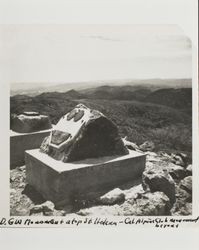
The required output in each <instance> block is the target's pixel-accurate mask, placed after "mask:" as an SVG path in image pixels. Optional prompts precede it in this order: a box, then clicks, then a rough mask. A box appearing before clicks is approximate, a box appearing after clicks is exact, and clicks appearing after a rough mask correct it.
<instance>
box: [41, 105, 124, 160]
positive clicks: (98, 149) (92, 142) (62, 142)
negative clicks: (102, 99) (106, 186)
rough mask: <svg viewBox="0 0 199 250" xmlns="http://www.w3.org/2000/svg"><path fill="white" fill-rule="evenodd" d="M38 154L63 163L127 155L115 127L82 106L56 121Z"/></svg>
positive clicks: (99, 113) (95, 112) (110, 122)
mask: <svg viewBox="0 0 199 250" xmlns="http://www.w3.org/2000/svg"><path fill="white" fill-rule="evenodd" d="M41 151H42V152H44V153H47V154H48V155H50V156H51V157H52V158H54V159H56V160H61V161H63V162H73V161H78V160H83V159H87V158H98V157H101V156H112V155H124V154H128V150H127V148H126V147H125V146H124V143H123V141H122V139H121V137H120V136H119V133H118V129H117V127H116V125H115V124H114V123H113V122H112V121H110V120H109V119H108V118H107V117H106V116H104V115H103V114H102V113H101V112H99V111H96V110H91V109H89V108H87V107H86V106H84V105H82V104H79V105H77V106H76V107H75V108H74V109H73V110H72V111H71V112H69V113H67V114H66V115H64V116H63V117H62V118H61V119H60V120H59V122H58V123H57V125H56V126H55V127H54V129H53V130H52V132H51V134H50V137H49V138H46V139H45V140H44V141H43V143H42V145H41Z"/></svg>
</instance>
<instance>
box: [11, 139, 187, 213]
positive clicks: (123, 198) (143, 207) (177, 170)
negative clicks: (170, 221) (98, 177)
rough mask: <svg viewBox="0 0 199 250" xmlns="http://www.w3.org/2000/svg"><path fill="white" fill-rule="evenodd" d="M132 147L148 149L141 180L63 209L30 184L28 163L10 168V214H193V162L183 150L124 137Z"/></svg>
mask: <svg viewBox="0 0 199 250" xmlns="http://www.w3.org/2000/svg"><path fill="white" fill-rule="evenodd" d="M123 140H124V142H125V144H126V145H127V146H128V148H130V149H133V150H136V151H140V152H145V153H146V155H147V161H146V168H145V171H144V173H143V175H142V178H141V179H140V180H137V181H136V182H135V181H133V182H128V183H125V184H124V185H121V186H119V187H117V188H115V189H113V190H111V191H110V192H108V193H106V194H104V195H103V196H101V197H99V198H98V199H96V200H92V201H74V203H73V204H71V205H68V206H66V207H65V208H64V209H63V210H57V209H55V206H54V204H53V203H52V202H51V201H46V200H44V199H43V197H42V196H41V195H40V194H39V193H37V192H36V191H35V190H34V189H33V188H32V187H31V186H29V185H28V184H26V181H25V175H26V167H25V166H19V167H17V168H15V169H13V170H11V172H10V215H14V216H43V215H46V216H65V215H66V214H71V213H72V214H78V215H84V216H86V215H87V216H97V215H104V216H105V215H106V216H107V215H124V216H126V215H132V216H133V215H135V216H136V215H137V216H138V215H139V216H141V215H145V216H150V215H156V216H157V215H191V213H192V165H190V164H189V162H188V157H187V156H186V155H185V154H183V153H180V152H179V153H177V154H176V153H175V154H167V153H165V152H158V153H154V152H153V149H154V145H153V143H152V142H145V143H143V144H142V145H140V146H139V147H138V146H137V145H135V144H134V143H131V142H128V141H127V140H126V139H123Z"/></svg>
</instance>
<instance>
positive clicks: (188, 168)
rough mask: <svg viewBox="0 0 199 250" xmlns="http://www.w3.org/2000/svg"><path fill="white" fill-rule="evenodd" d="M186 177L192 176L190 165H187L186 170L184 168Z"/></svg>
mask: <svg viewBox="0 0 199 250" xmlns="http://www.w3.org/2000/svg"><path fill="white" fill-rule="evenodd" d="M186 175H187V176H189V175H192V165H191V164H190V165H188V166H187V168H186Z"/></svg>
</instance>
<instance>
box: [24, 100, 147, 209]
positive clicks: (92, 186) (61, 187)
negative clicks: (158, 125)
mask: <svg viewBox="0 0 199 250" xmlns="http://www.w3.org/2000/svg"><path fill="white" fill-rule="evenodd" d="M25 155H26V157H25V161H26V179H27V183H29V184H30V185H32V186H33V187H34V188H35V189H36V190H37V191H39V192H40V193H41V194H42V195H43V197H44V198H46V199H47V200H51V201H52V202H54V203H55V205H56V206H57V207H62V206H64V205H66V204H68V203H71V202H73V201H74V200H77V199H87V198H96V197H97V196H98V195H99V194H100V195H101V194H103V193H105V192H107V191H109V190H110V189H111V188H114V187H116V186H118V185H120V184H122V183H124V182H126V181H132V180H136V179H137V178H139V177H141V175H142V172H143V171H144V168H145V155H143V154H140V153H138V152H136V151H132V150H128V149H127V148H126V147H125V145H124V143H123V140H122V138H121V137H120V135H119V132H118V129H117V126H116V125H115V124H114V123H113V122H112V121H111V120H110V119H108V118H107V117H106V116H105V115H103V114H102V113H101V112H99V111H97V110H92V109H89V108H87V107H86V106H84V105H83V104H79V105H77V106H76V107H75V108H74V109H73V110H72V111H71V112H69V113H67V114H66V115H64V116H63V117H62V118H61V119H60V120H59V122H58V123H57V125H55V126H54V127H53V129H52V131H51V133H50V135H49V136H48V137H46V138H45V139H44V140H43V142H42V144H41V147H40V149H34V150H28V151H26V154H25Z"/></svg>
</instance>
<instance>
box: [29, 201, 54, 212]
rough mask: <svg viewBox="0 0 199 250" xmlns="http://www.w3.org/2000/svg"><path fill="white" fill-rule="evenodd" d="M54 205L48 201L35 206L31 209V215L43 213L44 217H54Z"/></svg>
mask: <svg viewBox="0 0 199 250" xmlns="http://www.w3.org/2000/svg"><path fill="white" fill-rule="evenodd" d="M54 207H55V206H54V204H53V203H52V202H51V201H46V202H44V203H42V204H39V205H35V206H33V207H32V208H31V209H30V215H31V214H37V213H43V214H44V215H52V213H53V211H54Z"/></svg>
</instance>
